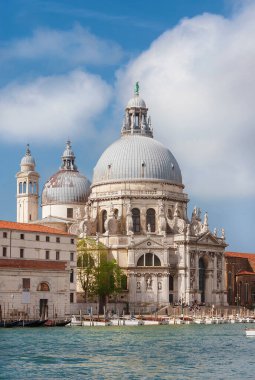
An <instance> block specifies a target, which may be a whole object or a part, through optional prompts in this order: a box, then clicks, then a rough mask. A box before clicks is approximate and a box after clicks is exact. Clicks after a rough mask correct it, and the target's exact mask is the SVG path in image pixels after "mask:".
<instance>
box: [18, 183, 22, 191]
mask: <svg viewBox="0 0 255 380" xmlns="http://www.w3.org/2000/svg"><path fill="white" fill-rule="evenodd" d="M19 193H20V194H22V182H20V183H19Z"/></svg>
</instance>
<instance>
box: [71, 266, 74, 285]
mask: <svg viewBox="0 0 255 380" xmlns="http://www.w3.org/2000/svg"><path fill="white" fill-rule="evenodd" d="M73 281H74V272H73V269H71V271H70V282H71V284H72V283H73Z"/></svg>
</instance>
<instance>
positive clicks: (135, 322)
mask: <svg viewBox="0 0 255 380" xmlns="http://www.w3.org/2000/svg"><path fill="white" fill-rule="evenodd" d="M143 325H144V321H143V320H142V319H136V318H131V319H125V318H123V326H143Z"/></svg>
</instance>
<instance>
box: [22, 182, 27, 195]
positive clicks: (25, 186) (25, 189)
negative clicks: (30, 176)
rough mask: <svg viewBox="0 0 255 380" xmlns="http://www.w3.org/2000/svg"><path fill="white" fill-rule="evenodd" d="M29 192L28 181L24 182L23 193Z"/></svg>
mask: <svg viewBox="0 0 255 380" xmlns="http://www.w3.org/2000/svg"><path fill="white" fill-rule="evenodd" d="M26 192H27V183H26V182H23V193H24V194H25V193H26Z"/></svg>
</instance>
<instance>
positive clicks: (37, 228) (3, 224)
mask: <svg viewBox="0 0 255 380" xmlns="http://www.w3.org/2000/svg"><path fill="white" fill-rule="evenodd" d="M0 229H4V230H16V231H27V232H44V233H47V234H54V235H66V236H74V235H71V234H69V233H68V232H64V231H61V230H58V229H57V228H52V227H47V226H43V225H41V224H30V223H16V222H9V221H6V220H0Z"/></svg>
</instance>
